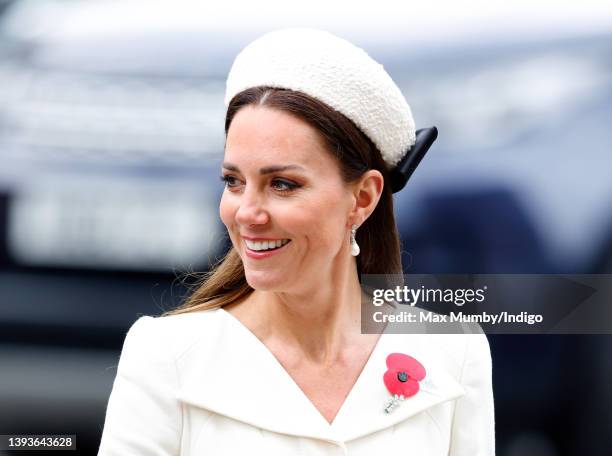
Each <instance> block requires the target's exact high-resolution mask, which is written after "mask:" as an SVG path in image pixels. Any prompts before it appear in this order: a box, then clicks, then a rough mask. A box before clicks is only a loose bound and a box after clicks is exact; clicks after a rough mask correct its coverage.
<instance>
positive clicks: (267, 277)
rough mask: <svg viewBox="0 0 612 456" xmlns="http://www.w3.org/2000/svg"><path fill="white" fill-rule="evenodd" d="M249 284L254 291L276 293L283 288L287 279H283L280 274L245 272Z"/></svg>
mask: <svg viewBox="0 0 612 456" xmlns="http://www.w3.org/2000/svg"><path fill="white" fill-rule="evenodd" d="M244 275H245V278H246V281H247V283H248V284H249V286H250V287H251V288H253V289H254V290H260V291H274V290H278V289H279V288H281V284H282V283H283V281H284V279H286V277H281V275H280V274H275V273H271V272H269V271H266V272H264V271H248V270H246V271H244Z"/></svg>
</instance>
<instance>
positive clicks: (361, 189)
mask: <svg viewBox="0 0 612 456" xmlns="http://www.w3.org/2000/svg"><path fill="white" fill-rule="evenodd" d="M383 187H384V178H383V175H382V174H381V173H380V171H378V170H375V169H370V170H368V171H366V172H365V173H364V174H363V176H361V177H360V178H359V180H358V181H357V182H356V183H354V184H353V196H354V198H355V205H354V207H353V210H352V211H351V214H350V219H351V220H353V221H354V222H353V223H355V224H357V225H362V224H363V222H365V221H366V219H367V218H368V217H369V216H370V214H371V213H372V212H374V209H375V208H376V205H377V204H378V200H380V196H381V195H382V191H383Z"/></svg>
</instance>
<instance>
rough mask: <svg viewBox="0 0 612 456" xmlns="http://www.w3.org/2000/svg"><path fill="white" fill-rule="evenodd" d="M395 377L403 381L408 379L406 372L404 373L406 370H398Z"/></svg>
mask: <svg viewBox="0 0 612 456" xmlns="http://www.w3.org/2000/svg"><path fill="white" fill-rule="evenodd" d="M397 379H398V380H399V381H400V382H402V383H404V382H405V381H406V380H408V374H406V372H398V373H397Z"/></svg>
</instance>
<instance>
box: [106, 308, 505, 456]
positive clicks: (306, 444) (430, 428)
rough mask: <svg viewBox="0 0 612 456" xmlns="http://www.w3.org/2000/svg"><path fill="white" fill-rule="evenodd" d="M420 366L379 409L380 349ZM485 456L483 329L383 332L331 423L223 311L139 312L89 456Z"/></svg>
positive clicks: (487, 401) (488, 448)
mask: <svg viewBox="0 0 612 456" xmlns="http://www.w3.org/2000/svg"><path fill="white" fill-rule="evenodd" d="M395 352H399V353H405V354H408V355H410V356H413V357H414V358H416V359H417V360H418V361H420V362H421V364H423V366H424V367H425V369H426V371H427V376H426V378H425V380H423V381H422V382H421V389H420V391H419V392H418V393H417V394H416V395H414V396H412V397H410V398H408V399H406V400H404V401H403V402H401V403H400V405H399V406H398V407H397V408H396V409H395V410H393V411H392V412H391V413H389V414H387V413H385V412H384V410H383V409H384V406H385V403H386V400H387V399H388V398H389V397H390V394H389V392H388V391H387V389H386V387H385V385H384V383H383V374H384V373H385V371H386V370H387V367H386V363H385V361H386V357H387V355H389V354H390V353H395ZM494 453H495V445H494V419H493V392H492V386H491V356H490V352H489V345H488V342H487V338H486V336H484V335H483V334H470V335H463V334H455V335H434V334H406V335H403V334H383V335H382V336H381V337H380V339H379V341H378V343H377V345H376V347H375V348H374V350H373V352H372V354H371V356H370V358H369V360H368V362H367V363H366V365H365V367H364V369H363V371H362V372H361V374H360V376H359V378H358V380H357V382H356V383H355V385H354V387H353V389H352V390H351V391H350V393H349V395H348V397H347V398H346V400H345V402H344V404H343V405H342V407H341V409H340V411H339V412H338V414H337V416H336V417H335V419H334V421H333V423H332V424H329V423H328V422H327V421H326V420H325V418H324V417H323V416H322V415H321V414H320V413H319V412H318V410H317V409H316V408H315V407H314V405H313V404H312V403H311V402H310V401H309V400H308V398H307V397H306V395H305V394H304V393H303V392H302V390H301V389H300V388H299V387H298V386H297V384H296V383H295V382H294V381H293V379H292V378H291V377H290V376H289V374H288V373H287V372H286V371H285V369H284V368H283V367H282V365H281V364H280V363H279V362H278V361H277V359H276V358H275V357H274V356H273V355H272V353H271V352H270V351H269V350H268V349H267V347H266V346H265V345H264V344H263V343H262V342H261V341H260V340H259V339H257V337H255V335H254V334H253V333H252V332H251V331H249V330H248V329H247V328H246V327H245V326H244V325H242V323H241V322H240V321H239V320H238V319H236V318H235V317H234V316H233V315H231V314H230V313H229V312H227V311H225V310H223V309H216V310H209V311H204V312H194V313H187V314H181V315H175V316H170V317H160V318H152V317H141V318H140V319H139V320H138V321H136V323H135V324H134V325H133V326H132V327H131V329H130V330H129V332H128V334H127V337H126V339H125V343H124V346H123V351H122V353H121V358H120V360H119V366H118V370H117V377H116V379H115V382H114V385H113V389H112V393H111V395H110V399H109V402H108V407H107V411H106V420H105V425H104V431H103V435H102V440H101V443H100V449H99V453H98V455H99V456H137V455H143V456H144V455H147V456H148V455H151V456H169V455H177V456H178V455H182V456H208V455H211V456H223V455H236V456H238V455H241V456H243V455H246V454H257V455H258V454H262V455H264V454H265V455H270V456H276V455H278V456H281V455H282V456H290V455H313V456H315V455H338V456H340V455H351V456H372V455H382V454H386V455H419V456H433V455H451V456H485V455H486V456H489V455H493V454H494Z"/></svg>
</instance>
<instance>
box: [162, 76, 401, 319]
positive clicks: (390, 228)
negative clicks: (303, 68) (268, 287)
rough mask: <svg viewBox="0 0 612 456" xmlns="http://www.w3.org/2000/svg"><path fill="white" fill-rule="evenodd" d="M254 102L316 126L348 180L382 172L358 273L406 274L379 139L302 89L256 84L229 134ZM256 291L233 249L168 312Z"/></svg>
mask: <svg viewBox="0 0 612 456" xmlns="http://www.w3.org/2000/svg"><path fill="white" fill-rule="evenodd" d="M249 105H258V106H266V107H268V108H272V109H278V110H281V111H285V112H289V113H292V114H293V115H296V116H298V117H300V118H301V119H303V120H304V121H305V122H307V123H308V124H310V125H311V126H313V127H314V128H316V129H317V130H318V131H319V133H320V134H321V135H322V137H323V138H324V139H325V141H326V143H327V145H328V146H329V147H328V149H329V153H330V154H332V156H334V157H335V158H336V160H337V163H338V165H339V167H340V170H341V173H342V179H343V180H344V181H345V182H346V183H350V182H354V181H356V180H357V179H359V177H361V176H362V175H363V173H365V172H366V171H367V170H369V169H376V170H378V171H380V172H381V173H382V175H383V177H384V180H385V185H384V188H383V192H382V195H381V197H380V200H379V202H378V205H377V206H376V208H375V209H374V211H373V212H372V214H370V216H369V217H368V218H367V220H366V221H365V222H364V223H363V224H362V225H361V226H360V227H359V230H357V236H356V239H357V243H358V244H359V246H360V248H361V253H360V254H359V256H357V257H356V259H357V272H358V274H360V275H361V274H396V275H397V274H402V263H401V257H400V240H399V236H398V232H397V226H396V224H395V217H394V215H393V198H392V193H391V188H390V185H389V184H388V183H389V176H388V171H387V168H386V165H385V162H384V161H383V159H382V157H381V155H380V152H379V151H378V149H377V148H376V146H375V145H374V143H373V142H372V141H371V140H370V139H369V138H368V137H367V136H366V135H365V134H364V133H362V132H361V130H360V129H359V128H358V127H357V126H355V124H354V123H353V122H352V121H351V120H349V119H348V118H347V117H345V116H344V115H343V114H341V113H339V112H338V111H336V110H334V109H332V108H330V107H329V106H327V105H326V104H324V103H322V102H320V101H318V100H316V99H314V98H312V97H310V96H308V95H305V94H303V93H301V92H296V91H293V90H288V89H278V88H272V87H254V88H250V89H247V90H244V91H243V92H240V93H239V94H237V95H236V96H235V97H234V98H232V100H231V102H230V104H229V107H228V109H227V115H226V117H225V134H226V136H227V133H228V131H229V128H230V125H231V123H232V120H233V118H234V116H235V115H236V113H237V112H238V111H239V110H240V109H242V108H244V107H245V106H249ZM252 291H253V289H252V288H251V287H250V286H249V284H248V283H247V281H246V278H245V275H244V268H243V265H242V260H241V258H240V256H239V255H238V253H237V252H236V250H235V249H234V248H233V247H231V248H230V249H229V251H228V253H227V254H226V255H225V256H224V257H223V258H222V259H221V260H220V261H219V262H218V263H217V264H215V265H214V266H213V267H212V268H211V270H210V271H209V272H207V273H205V274H204V275H203V277H202V278H201V280H200V281H199V283H197V284H196V289H195V291H194V292H193V293H192V294H191V295H190V296H189V297H188V298H187V299H186V301H185V302H183V303H182V304H181V305H180V306H179V307H177V308H176V309H174V310H171V311H169V312H166V313H165V314H164V315H173V314H179V313H185V312H195V311H199V310H206V309H213V308H217V307H223V306H225V305H228V304H231V303H233V302H236V301H240V300H242V299H244V298H246V297H247V296H248V295H249V294H250V293H251V292H252Z"/></svg>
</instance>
